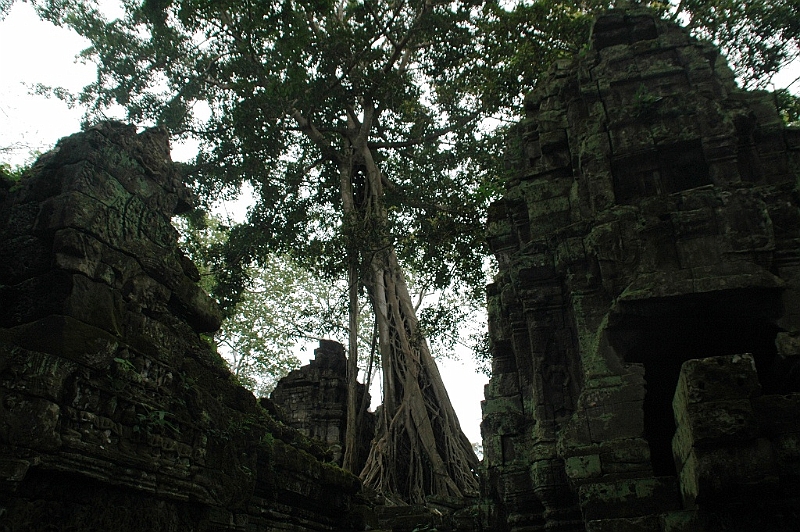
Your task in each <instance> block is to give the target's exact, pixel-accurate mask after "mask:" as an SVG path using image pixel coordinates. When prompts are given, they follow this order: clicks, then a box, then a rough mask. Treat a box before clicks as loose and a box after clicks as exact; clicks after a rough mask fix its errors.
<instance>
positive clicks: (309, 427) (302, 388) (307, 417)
mask: <svg viewBox="0 0 800 532" xmlns="http://www.w3.org/2000/svg"><path fill="white" fill-rule="evenodd" d="M356 386H357V391H356V397H357V400H356V401H357V403H356V404H357V405H362V404H363V405H364V408H365V409H366V408H369V405H370V395H369V392H368V391H367V390H366V386H364V385H363V384H361V383H356ZM270 399H271V400H272V401H273V402H274V403H275V404H276V405H277V406H278V407H279V408H280V409H281V412H282V413H283V415H284V417H285V421H286V423H287V424H288V425H289V426H291V427H292V428H295V429H297V430H298V431H299V432H300V433H301V434H303V435H305V436H308V437H309V438H315V439H318V440H320V441H322V442H324V443H325V444H326V445H327V446H328V449H330V451H331V452H332V453H333V460H334V461H335V462H336V463H337V464H339V465H342V459H343V457H344V445H345V432H346V431H347V358H346V357H345V351H344V346H343V345H342V344H340V343H339V342H334V341H332V340H320V342H319V348H317V349H315V350H314V360H312V361H311V363H309V364H307V365H305V366H303V367H301V368H299V369H296V370H293V371H291V372H289V374H288V375H286V376H285V377H284V378H282V379H281V380H280V381H279V382H278V384H277V386H276V387H275V390H273V392H272V394H271V395H270ZM374 435H375V414H373V413H372V412H366V411H365V412H364V415H363V418H362V420H361V424H360V426H359V437H358V438H357V440H358V445H359V448H358V451H357V455H356V456H357V458H356V467H355V470H356V471H357V472H358V471H361V469H362V468H363V467H364V463H365V462H366V460H367V456H368V455H369V446H370V444H371V443H372V438H373V436H374Z"/></svg>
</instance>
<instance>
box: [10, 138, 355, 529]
mask: <svg viewBox="0 0 800 532" xmlns="http://www.w3.org/2000/svg"><path fill="white" fill-rule="evenodd" d="M190 202H191V197H190V195H189V193H188V191H187V190H186V189H185V188H184V187H183V185H182V184H181V182H180V180H179V177H178V175H177V173H176V170H175V167H174V166H173V165H172V163H171V161H170V158H169V145H168V136H167V134H166V132H164V131H160V130H148V131H145V132H143V133H140V134H137V133H136V131H135V129H134V128H132V127H130V126H125V125H122V124H116V123H104V124H100V125H99V126H97V127H95V128H92V129H90V130H89V131H86V132H85V133H80V134H77V135H73V136H71V137H68V138H66V139H63V140H62V141H60V142H59V144H58V145H57V147H56V149H55V150H54V151H52V152H50V153H48V154H46V155H44V156H43V157H42V158H40V160H39V161H38V162H37V163H36V165H35V166H34V168H33V170H32V171H31V173H30V175H28V176H27V177H25V178H23V180H22V181H21V182H20V183H11V182H10V181H8V180H6V179H5V178H3V179H0V301H2V304H0V525H2V528H3V529H4V530H20V531H21V530H25V531H36V530H119V531H148V530H152V531H159V532H162V531H192V530H195V531H202V530H219V531H222V530H236V531H245V530H285V531H297V532H300V531H307V530H314V531H322V530H351V529H359V528H361V524H360V523H359V522H358V520H357V519H354V518H353V517H352V516H353V515H355V514H354V513H353V510H354V509H355V508H356V506H357V504H356V500H357V494H358V492H359V489H360V483H359V481H358V479H357V478H355V477H353V476H352V475H350V474H348V473H345V472H344V471H342V470H341V469H339V468H337V467H335V466H333V465H330V464H328V463H326V462H327V461H328V460H330V455H329V454H328V453H327V452H326V451H325V450H324V449H322V448H321V447H320V446H319V445H318V444H315V443H312V442H311V441H309V440H308V439H306V438H305V437H303V436H302V435H300V434H299V433H297V432H296V431H294V430H292V429H290V428H288V427H286V426H284V425H282V424H280V423H278V422H276V421H274V420H273V419H272V418H271V417H270V416H269V415H268V414H267V413H266V411H265V410H263V409H261V408H260V407H259V406H258V405H257V403H256V400H255V398H254V397H253V396H252V394H251V393H250V392H248V391H247V390H245V389H244V388H242V387H240V386H238V385H237V384H235V383H234V382H233V381H232V379H231V377H230V373H229V372H228V370H227V369H226V368H225V366H224V364H223V362H222V360H221V359H220V357H219V356H218V355H217V354H216V353H215V352H214V350H213V349H212V348H211V347H210V346H209V344H208V343H207V342H206V341H205V340H203V338H202V337H201V334H200V333H210V332H212V331H214V330H215V329H216V328H217V327H218V326H219V322H220V315H219V311H218V310H217V308H216V306H215V305H214V303H213V302H212V301H211V300H210V299H209V298H208V297H207V296H206V295H205V294H204V293H203V292H202V290H200V288H199V287H198V286H197V284H196V281H197V280H198V279H199V276H198V272H197V270H196V268H195V267H194V266H193V265H192V263H191V262H190V261H189V260H188V259H187V258H186V257H185V256H183V254H182V253H181V252H180V250H179V248H178V246H177V234H176V232H175V230H174V229H173V228H172V226H171V225H170V217H171V216H172V215H173V214H175V213H177V212H180V211H181V210H183V209H186V208H188V207H189V204H190ZM356 513H357V512H356Z"/></svg>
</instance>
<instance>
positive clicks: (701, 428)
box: [675, 399, 760, 447]
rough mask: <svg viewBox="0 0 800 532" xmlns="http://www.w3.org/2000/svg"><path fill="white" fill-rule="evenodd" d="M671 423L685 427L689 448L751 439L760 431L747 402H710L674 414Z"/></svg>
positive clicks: (694, 405)
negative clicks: (673, 421) (690, 441)
mask: <svg viewBox="0 0 800 532" xmlns="http://www.w3.org/2000/svg"><path fill="white" fill-rule="evenodd" d="M675 422H676V424H677V425H679V426H686V428H687V431H688V432H687V433H688V434H689V435H691V440H692V443H691V445H692V446H701V447H706V446H712V445H715V444H721V443H726V442H737V441H748V440H752V439H755V438H756V437H757V436H758V434H759V432H760V430H759V424H758V420H757V419H756V415H755V413H754V411H753V407H752V405H751V404H750V400H749V399H739V400H728V401H710V402H703V403H694V404H690V405H687V407H686V409H683V410H676V412H675Z"/></svg>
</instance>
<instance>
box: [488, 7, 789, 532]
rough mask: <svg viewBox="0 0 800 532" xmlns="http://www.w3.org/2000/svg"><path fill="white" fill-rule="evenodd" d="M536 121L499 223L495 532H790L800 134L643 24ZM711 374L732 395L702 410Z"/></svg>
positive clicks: (674, 40)
mask: <svg viewBox="0 0 800 532" xmlns="http://www.w3.org/2000/svg"><path fill="white" fill-rule="evenodd" d="M525 106H526V115H527V116H526V118H525V119H524V120H523V121H522V122H521V123H520V124H519V125H518V126H517V127H516V129H515V130H514V132H513V134H512V135H511V139H510V142H509V149H508V161H507V162H508V168H509V169H510V171H511V174H512V175H511V177H510V178H509V179H508V181H507V183H506V192H505V197H504V198H503V200H501V201H499V202H498V203H497V204H495V205H494V206H493V207H492V209H491V212H490V216H489V234H490V236H489V241H490V245H491V247H492V249H493V252H494V254H495V256H496V257H497V260H498V263H499V268H500V273H499V275H498V277H497V279H496V282H495V283H494V284H493V285H491V286H490V287H489V317H490V336H491V346H492V347H491V348H492V356H493V374H492V378H491V381H490V383H489V385H488V387H487V390H486V400H485V402H484V410H483V423H482V431H483V438H484V452H485V467H486V493H487V496H488V498H489V499H490V500H491V501H493V510H492V512H493V513H492V516H491V521H492V523H493V530H496V531H507V530H511V531H523V530H524V531H532V530H592V531H601V530H602V531H606V530H615V531H617V530H625V531H640V530H641V531H645V530H646V531H653V530H664V531H666V530H669V531H678V530H682V531H683V530H685V531H689V530H722V529H725V530H729V529H730V530H754V529H756V528H759V527H756V528H753V526H754V525H753V524H754V523H756V522H757V519H762V525H763V527H766V528H768V529H770V530H791V529H792V528H793V527H796V525H797V522H798V521H797V516H798V506H797V496H796V493H797V490H796V488H797V481H798V479H799V478H800V477H798V465H800V453H798V452H797V445H796V442H797V441H798V435H800V425H798V418H797V405H798V397H800V396H798V395H797V394H796V392H799V391H800V387H799V386H798V378H797V374H798V370H799V369H800V364H798V361H800V349H799V348H798V334H800V194H798V192H799V190H798V182H799V180H800V173H798V169H800V131H798V130H797V129H787V128H786V127H784V124H783V123H782V122H781V120H780V118H779V116H778V113H777V112H776V110H775V105H774V100H773V96H772V95H771V94H769V93H766V92H745V91H742V90H740V89H739V88H737V86H736V84H735V81H734V77H733V74H732V72H731V70H730V69H729V68H728V66H727V65H726V63H725V60H724V58H722V57H720V55H719V53H718V51H717V50H716V49H715V48H714V47H713V46H712V45H710V44H708V43H704V42H700V41H697V40H695V39H693V38H691V37H690V36H689V35H688V33H687V31H685V30H684V29H682V28H680V27H678V26H676V25H674V24H671V23H667V22H665V21H662V20H660V19H658V18H657V17H654V16H653V15H652V13H650V12H648V11H646V10H635V9H631V10H617V11H611V12H609V13H607V14H606V15H604V16H601V17H600V18H599V19H598V20H597V22H596V24H595V25H594V29H593V34H592V40H591V46H590V47H589V48H588V49H587V50H585V51H584V52H582V53H581V54H580V55H579V56H578V57H576V58H574V59H572V60H564V61H561V62H559V63H558V64H556V65H555V66H554V68H553V70H552V71H551V73H550V76H549V77H548V78H547V79H544V80H542V81H541V82H540V83H539V85H538V86H537V87H536V89H535V90H534V91H533V92H532V93H531V94H530V95H529V96H528V97H527V98H526V100H525ZM745 354H747V355H745ZM745 356H746V357H748V358H747V360H750V361H751V362H752V364H750V363H747V364H745V363H744V362H741V361H742V360H745V358H743V357H745ZM709 357H711V358H709ZM731 357H734V358H731ZM735 357H739V358H735ZM705 360H712V361H713V362H705ZM732 360H738V361H739V362H736V363H734V362H732ZM684 363H686V364H684ZM717 363H719V364H720V367H721V368H723V369H722V370H720V371H721V373H720V375H727V376H728V377H725V378H727V379H729V381H730V382H731V383H733V384H732V386H735V387H737V388H736V389H734V390H732V391H731V393H729V394H727V395H724V394H723V395H720V396H719V397H716V398H713V399H711V398H709V399H708V401H707V402H696V401H693V400H687V399H686V397H685V392H682V391H681V390H682V389H685V388H681V385H679V378H680V379H689V380H691V379H692V378H693V377H691V375H693V374H694V373H693V372H694V371H695V369H693V368H696V367H698V366H697V365H698V364H699V365H700V366H703V367H705V366H711V367H716V365H717ZM742 364H744V365H745V366H747V368H750V369H747V371H746V372H745V373H741V374H740V371H744V370H742V367H743V366H742ZM682 366H683V368H684V369H683V373H681V371H682V370H681V368H682ZM734 375H739V377H736V378H734ZM739 378H741V379H743V380H742V382H743V383H744V384H742V385H741V386H740V387H738V386H739V384H738V383H739V380H737V379H739ZM680 382H681V383H684V382H686V381H685V380H681V381H680ZM756 385H757V389H756V388H754V387H755V386H756ZM748 386H749V387H748ZM676 389H677V390H678V392H679V393H678V394H677V395H676ZM682 394H683V395H682ZM673 399H674V400H675V408H674V409H673ZM765 411H768V412H770V415H769V416H767V415H766V414H765V415H761V413H762V412H765ZM739 422H741V427H738V425H737V424H738V423H739ZM726 423H728V424H730V423H733V424H734V425H737V426H736V427H730V426H726ZM734 428H735V429H736V430H734ZM711 435H713V436H711ZM723 470H735V471H737V472H731V471H723ZM717 477H718V478H717ZM748 527H749V528H748Z"/></svg>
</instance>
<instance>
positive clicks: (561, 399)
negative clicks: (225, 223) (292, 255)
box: [0, 10, 800, 532]
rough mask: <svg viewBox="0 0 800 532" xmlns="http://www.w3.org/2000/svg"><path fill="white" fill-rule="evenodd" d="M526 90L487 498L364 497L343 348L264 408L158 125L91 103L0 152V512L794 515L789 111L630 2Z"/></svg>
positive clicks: (798, 350) (509, 196)
mask: <svg viewBox="0 0 800 532" xmlns="http://www.w3.org/2000/svg"><path fill="white" fill-rule="evenodd" d="M526 110H527V118H526V119H525V120H524V121H523V122H522V123H521V124H520V125H519V126H518V127H517V128H516V129H515V130H514V133H513V135H512V136H511V139H510V142H509V154H508V168H509V172H510V174H511V177H510V178H509V179H508V181H507V183H506V186H507V189H506V193H505V197H504V198H503V199H502V200H501V201H499V202H498V203H496V204H495V205H494V206H493V207H492V209H491V212H490V218H489V241H490V244H491V246H492V249H493V251H494V253H495V255H496V257H497V259H498V263H499V270H500V273H499V275H498V277H497V279H496V282H495V283H494V284H493V285H491V286H490V287H489V290H488V292H489V300H488V303H489V316H490V335H491V346H492V355H493V375H492V379H491V381H490V383H489V385H488V386H487V388H486V400H485V402H484V413H483V423H482V431H483V437H484V449H485V459H484V464H483V471H482V475H483V479H482V484H483V490H484V491H483V500H482V501H481V502H480V503H479V504H478V505H476V506H475V507H472V508H469V507H468V508H466V509H459V508H460V506H461V505H463V501H429V503H430V505H431V506H436V507H437V508H438V509H440V510H441V512H438V513H437V512H433V513H431V512H428V511H427V510H425V509H420V508H414V507H395V508H380V507H379V498H376V497H372V496H371V495H368V494H365V493H364V491H363V490H362V487H361V484H360V482H359V481H358V479H357V478H356V477H354V476H352V475H350V474H349V473H346V472H344V471H342V470H341V469H340V468H339V467H337V466H336V465H335V463H334V462H335V460H336V459H337V458H338V455H337V448H336V447H337V446H338V445H340V441H341V439H340V437H341V434H342V433H343V430H344V425H343V423H344V418H343V412H344V407H343V401H344V400H345V394H344V392H343V376H342V369H343V363H344V362H343V353H342V351H341V346H338V345H335V344H333V343H328V342H323V344H322V345H321V346H320V349H319V350H318V352H317V359H316V360H315V361H314V362H312V363H311V364H310V365H309V366H306V367H305V368H303V369H302V370H299V371H297V372H294V373H292V374H291V375H290V376H289V377H288V378H287V379H285V380H284V382H283V383H282V384H281V386H279V391H278V392H276V394H275V396H274V399H275V402H274V403H273V402H269V401H264V402H263V405H266V406H267V408H262V406H261V405H259V403H258V402H257V401H256V399H255V398H254V397H253V396H252V394H250V392H248V391H247V390H245V389H244V388H242V387H240V386H239V385H238V384H237V383H235V382H234V381H233V380H232V379H231V376H230V373H229V372H228V371H227V369H226V368H225V366H224V364H223V362H222V360H221V359H220V358H219V356H218V355H217V354H216V353H215V351H214V350H213V348H212V347H211V346H210V345H209V344H208V343H207V342H206V341H205V340H204V337H203V335H204V334H207V333H211V332H213V331H215V330H216V329H217V327H218V326H219V322H220V315H219V311H218V310H217V308H216V306H215V305H214V304H213V302H212V301H211V300H210V299H209V298H208V296H207V295H206V294H204V293H203V292H202V290H200V288H199V287H198V286H197V280H198V279H199V275H198V272H197V269H196V268H195V266H194V265H193V264H192V263H191V262H190V261H189V260H188V259H187V258H186V257H185V256H184V255H183V253H182V252H181V251H180V249H179V247H178V244H177V233H176V231H175V230H174V229H173V228H172V226H171V225H170V218H171V217H172V216H173V215H174V214H176V213H178V212H181V211H182V210H184V209H187V208H189V206H190V204H191V202H192V198H191V197H190V194H189V193H188V191H187V189H185V187H184V186H183V185H182V184H181V183H180V179H179V176H178V174H177V171H176V168H175V166H174V165H173V164H172V162H171V160H170V157H169V145H168V135H167V133H166V132H164V131H161V130H157V129H155V130H147V131H144V132H141V133H137V132H136V130H135V128H133V127H131V126H125V125H122V124H117V123H104V124H100V125H98V126H96V127H94V128H92V129H90V130H88V131H86V132H84V133H80V134H76V135H73V136H71V137H68V138H66V139H62V141H61V142H59V144H58V146H57V147H56V149H55V150H54V151H52V152H50V153H48V154H46V155H44V156H43V157H42V158H41V159H40V160H39V161H38V162H37V163H36V165H35V166H34V168H33V169H32V171H31V172H30V174H29V175H28V176H27V177H26V178H24V179H23V180H22V181H21V182H19V183H13V182H11V181H9V180H7V179H6V178H5V177H4V176H0V531H40V530H41V531H45V530H48V531H49V530H65V531H66V530H72V531H89V530H98V531H99V530H115V531H122V532H128V531H130V532H133V531H153V532H155V531H159V532H160V531H175V532H177V531H198V532H200V531H237V532H245V531H252V532H256V531H282V532H306V531H309V532H311V531H313V532H323V531H348V530H383V531H388V530H393V531H395V532H412V531H414V530H417V531H421V530H429V531H430V530H438V531H439V532H443V531H446V530H449V531H455V530H458V531H462V532H468V531H475V530H484V531H487V532H489V531H493V532H512V531H513V532H533V531H539V530H541V531H544V530H548V531H571V532H572V531H575V532H577V531H584V530H586V531H591V532H609V531H614V532H645V531H647V532H651V531H662V532H694V531H708V532H711V531H717V530H738V531H742V532H744V531H753V530H770V531H785V532H788V531H795V530H798V529H800V503H799V501H798V499H799V498H800V393H798V392H800V363H798V361H800V172H798V169H799V168H800V130H798V129H787V128H785V127H784V126H783V124H782V122H781V120H780V117H779V116H778V114H777V112H776V110H775V106H774V104H773V100H772V97H771V96H770V95H769V94H767V93H758V92H755V93H754V92H744V91H741V90H739V89H737V88H736V86H735V83H734V81H733V75H732V73H731V71H730V69H729V68H728V67H727V66H726V64H725V62H724V60H723V59H722V58H721V57H720V56H719V55H718V53H717V51H716V49H714V48H713V47H712V46H710V45H708V44H704V43H701V42H698V41H695V40H693V39H691V38H690V37H689V36H688V35H687V33H686V32H685V31H684V30H682V29H681V28H679V27H677V26H674V25H671V24H668V23H666V22H663V21H660V20H658V19H657V18H654V17H653V16H652V15H651V14H650V13H649V12H647V11H635V10H630V11H612V12H610V13H609V14H607V15H605V16H602V17H600V18H599V19H598V21H597V23H596V25H595V27H594V31H593V37H592V42H591V47H590V48H588V49H587V50H586V52H585V53H582V54H581V55H580V57H577V58H575V59H574V60H571V61H563V62H560V63H559V64H557V65H555V68H554V70H553V71H552V75H551V77H550V78H549V79H547V80H543V81H542V82H541V83H540V84H539V86H538V87H537V88H536V90H535V91H534V92H533V93H532V94H531V95H530V96H529V97H528V98H527V99H526ZM282 409H284V410H286V412H287V417H286V423H283V422H281V421H280V419H279V418H280V411H281V410H282ZM289 425H293V426H295V428H296V429H297V430H295V428H292V427H290V426H289ZM301 432H302V433H301ZM304 434H305V435H310V436H316V437H318V438H320V440H324V441H318V440H312V439H309V438H307V437H306V436H305V435H304ZM366 437H368V435H366ZM331 447H333V448H331ZM450 510H457V511H453V512H450ZM442 513H444V514H445V515H442Z"/></svg>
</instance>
